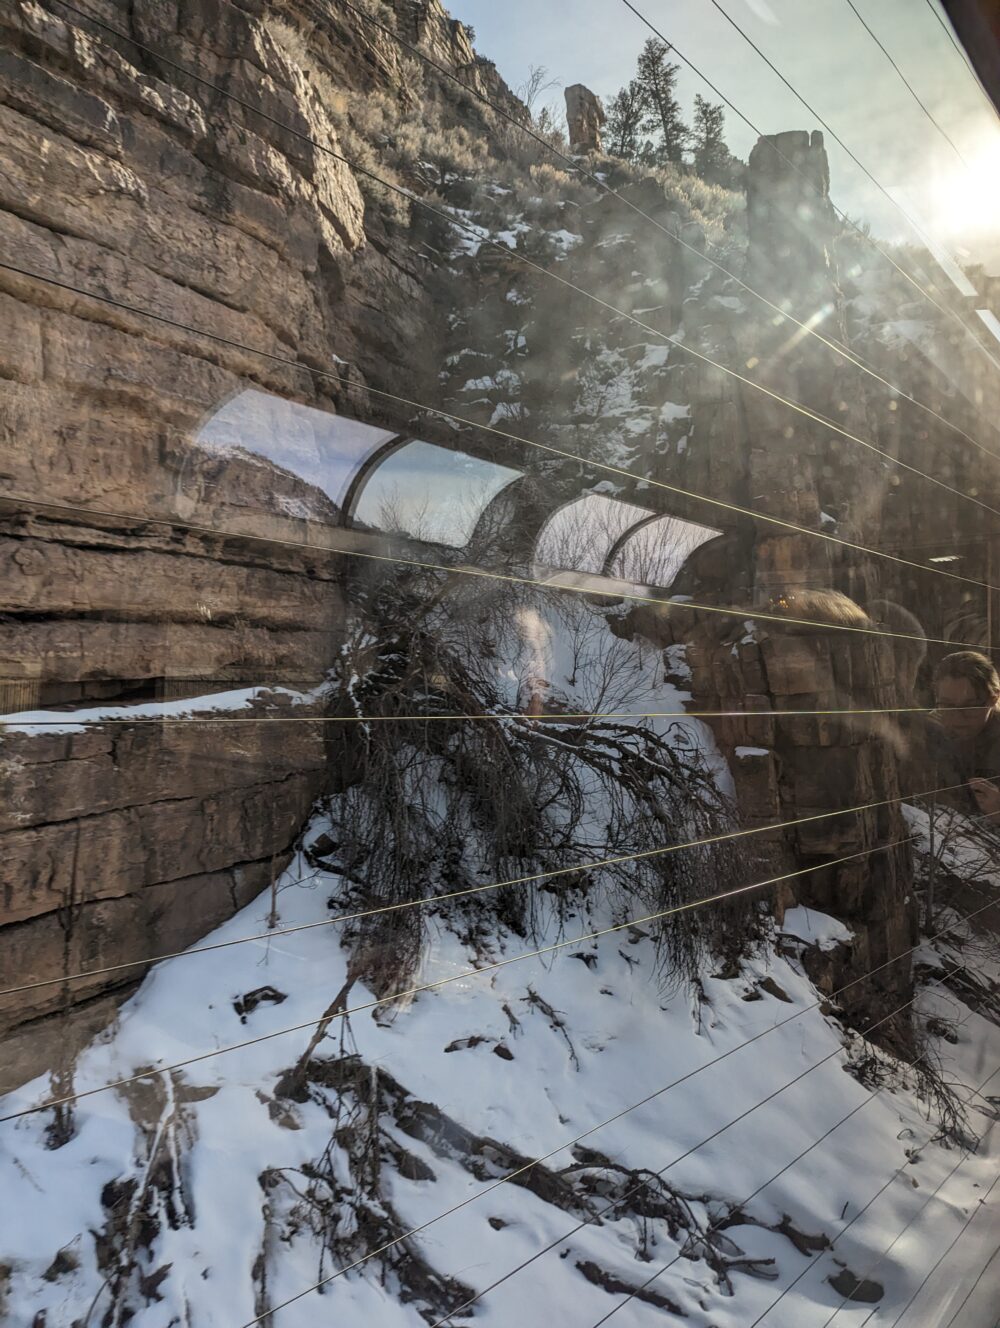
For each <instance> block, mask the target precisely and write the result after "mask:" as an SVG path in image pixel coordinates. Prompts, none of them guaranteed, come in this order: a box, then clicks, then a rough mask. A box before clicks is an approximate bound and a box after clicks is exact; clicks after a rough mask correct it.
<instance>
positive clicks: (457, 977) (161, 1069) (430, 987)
mask: <svg viewBox="0 0 1000 1328" xmlns="http://www.w3.org/2000/svg"><path fill="white" fill-rule="evenodd" d="M765 828H766V829H773V828H774V827H771V826H768V827H765ZM745 833H748V834H752V833H754V832H753V831H747V832H745ZM651 851H656V850H651ZM562 870H566V869H565V868H564V869H562ZM799 874H800V873H799V872H793V873H791V875H793V876H795V875H799ZM784 879H785V877H784V876H776V877H773V878H771V879H770V880H767V881H758V882H756V883H754V884H753V885H746V886H740V887H739V888H738V889H736V890H729V891H726V892H724V894H721V895H709V896H706V897H705V898H703V899H700V900H695V901H692V902H691V903H689V904H679V905H675V906H674V907H673V908H668V909H660V910H659V911H658V912H656V913H648V914H646V915H644V916H643V917H640V918H630V919H629V920H628V921H627V922H619V923H616V924H615V925H614V926H611V927H604V928H601V929H600V930H598V931H593V932H587V933H585V934H584V935H582V936H574V937H572V938H571V939H569V940H565V941H555V942H553V943H552V944H551V945H545V946H541V947H540V948H539V949H537V950H528V951H526V952H525V953H523V954H519V955H512V956H511V957H510V958H508V959H500V960H496V961H495V962H493V963H491V964H483V965H482V966H481V967H479V968H470V969H466V970H464V971H463V972H461V973H454V974H452V976H451V977H447V978H438V979H437V980H436V981H434V982H427V983H424V984H422V985H420V986H416V987H409V988H407V989H406V990H405V991H396V992H393V993H392V994H391V995H389V996H382V997H379V998H378V999H376V1000H374V1001H365V1002H364V1003H363V1004H361V1005H355V1006H352V1007H351V1008H350V1009H344V1010H336V1011H333V1012H324V1013H323V1014H320V1015H317V1016H316V1017H315V1018H313V1019H307V1020H306V1021H305V1022H304V1023H300V1024H293V1025H291V1026H290V1027H288V1028H281V1029H276V1030H275V1031H274V1032H272V1033H263V1034H260V1035H259V1036H258V1037H254V1038H248V1039H246V1040H245V1041H243V1042H237V1043H234V1044H233V1045H231V1046H228V1047H215V1048H213V1049H212V1050H211V1051H206V1052H202V1053H201V1054H200V1055H197V1056H190V1057H188V1058H187V1059H185V1060H182V1061H175V1062H174V1063H173V1064H171V1065H161V1066H158V1067H156V1068H154V1069H149V1070H142V1071H140V1072H139V1073H138V1074H133V1075H128V1076H126V1077H125V1078H122V1079H115V1080H112V1081H111V1082H110V1083H107V1084H102V1085H101V1086H100V1087H99V1088H88V1089H84V1090H82V1091H81V1092H76V1093H67V1094H65V1095H64V1096H62V1097H58V1098H50V1099H49V1100H48V1101H46V1102H39V1103H37V1104H36V1105H35V1106H33V1107H24V1108H22V1110H20V1111H13V1112H9V1113H8V1114H7V1115H5V1116H0V1124H2V1123H3V1122H4V1121H10V1120H19V1119H20V1118H21V1117H22V1116H31V1115H34V1114H35V1113H36V1112H38V1111H50V1110H51V1109H52V1108H53V1107H61V1106H65V1105H67V1104H69V1103H71V1102H78V1101H80V1100H81V1099H83V1098H88V1097H93V1096H95V1094H97V1093H105V1092H107V1091H108V1090H109V1089H112V1088H124V1087H125V1086H126V1085H128V1084H134V1083H139V1082H140V1081H141V1080H143V1079H150V1078H152V1077H153V1076H154V1075H159V1074H168V1073H172V1072H173V1071H174V1070H181V1069H184V1068H186V1067H187V1066H189V1065H197V1064H200V1063H201V1062H202V1061H206V1060H211V1059H212V1058H213V1057H215V1056H223V1055H227V1054H228V1053H229V1052H233V1051H242V1050H244V1049H245V1048H246V1047H252V1046H256V1045H257V1044H258V1043H259V1042H269V1041H271V1039H273V1038H276V1037H284V1036H285V1035H286V1034H288V1033H298V1032H301V1031H302V1030H303V1029H306V1028H318V1027H319V1026H321V1025H322V1026H323V1028H324V1030H325V1028H326V1027H328V1026H329V1024H330V1023H331V1022H332V1021H333V1020H334V1019H346V1018H348V1017H349V1016H350V1015H352V1014H360V1013H362V1012H363V1011H365V1010H373V1009H377V1008H378V1007H379V1006H380V1005H389V1004H391V1003H392V1002H393V1001H399V1000H405V999H407V998H409V997H411V996H417V995H419V994H420V993H422V992H425V991H436V990H437V989H438V988H439V987H447V986H449V985H450V984H451V983H452V982H462V981H464V980H465V979H466V978H474V977H480V976H482V975H483V974H485V973H494V972H496V971H497V970H498V969H501V968H506V967H508V965H510V964H517V963H520V962H521V961H522V960H524V959H537V958H539V957H540V956H541V955H546V954H553V953H555V951H557V950H562V949H564V948H565V947H566V946H568V945H581V944H583V943H585V942H587V941H594V940H598V939H599V938H600V937H602V936H611V935H613V934H615V933H617V932H620V931H625V930H627V929H628V928H631V927H639V926H642V924H643V923H648V922H656V921H658V920H659V919H661V918H665V917H670V916H673V915H674V914H677V913H682V912H686V911H690V910H691V909H694V908H699V907H703V906H704V905H706V904H710V903H716V902H718V901H720V900H722V899H727V898H733V897H734V896H736V895H739V894H747V893H749V892H750V891H751V890H760V889H763V888H765V887H766V886H769V885H777V884H778V883H779V882H780V881H782V880H784ZM379 911H382V910H379ZM385 911H390V910H389V909H388V908H387V909H386V910H385Z"/></svg>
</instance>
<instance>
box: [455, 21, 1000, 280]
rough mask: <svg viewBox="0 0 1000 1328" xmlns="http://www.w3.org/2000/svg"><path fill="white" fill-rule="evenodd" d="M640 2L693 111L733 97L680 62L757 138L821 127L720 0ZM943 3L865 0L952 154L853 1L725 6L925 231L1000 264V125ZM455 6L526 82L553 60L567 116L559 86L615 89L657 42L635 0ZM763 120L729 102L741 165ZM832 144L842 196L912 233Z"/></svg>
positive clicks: (959, 253) (876, 220)
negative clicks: (946, 24)
mask: <svg viewBox="0 0 1000 1328" xmlns="http://www.w3.org/2000/svg"><path fill="white" fill-rule="evenodd" d="M634 3H635V8H636V9H638V10H639V11H640V12H641V13H642V14H643V15H645V17H646V18H648V19H649V20H650V21H651V22H652V23H653V24H655V26H656V27H657V28H659V29H660V31H661V32H662V34H663V35H664V36H665V37H666V38H667V40H668V41H670V42H671V44H673V45H674V46H675V54H674V56H673V57H672V58H673V59H675V60H677V61H678V63H680V64H681V73H680V74H679V76H678V92H679V95H680V99H681V102H682V104H683V105H684V106H685V108H687V109H690V107H691V105H692V103H693V101H694V96H695V93H701V94H702V96H706V97H708V98H709V99H710V100H712V101H719V100H721V98H720V97H719V96H718V95H717V94H716V93H714V92H712V91H711V89H709V88H707V87H706V85H705V83H704V81H703V80H702V79H701V78H699V77H698V76H697V75H696V74H695V73H694V72H692V70H691V69H690V68H689V67H687V65H686V64H685V63H684V62H683V61H681V60H680V58H679V57H680V56H683V57H685V59H686V60H689V61H690V62H691V63H692V64H694V65H695V66H697V67H698V69H699V70H701V71H702V73H703V74H705V75H707V76H708V78H710V79H711V80H712V82H713V83H715V85H716V87H717V88H718V89H719V90H720V92H722V93H723V94H725V96H726V97H728V98H729V99H730V100H731V101H732V102H733V103H734V104H735V105H736V106H737V107H739V109H740V110H741V111H742V112H743V113H744V114H745V115H746V116H747V118H748V119H749V120H750V121H752V122H753V124H754V125H755V126H756V129H759V130H760V132H762V133H777V132H779V131H781V130H785V129H817V128H821V126H820V125H819V124H818V122H817V120H816V117H815V116H814V115H812V114H810V113H809V111H807V110H806V109H805V108H804V107H803V105H802V104H801V102H799V101H798V100H797V98H796V97H795V95H794V94H793V93H792V92H791V91H790V90H789V89H788V88H786V87H785V86H783V84H782V83H781V81H780V79H779V78H778V77H777V76H776V75H775V74H774V73H773V72H772V71H771V70H770V69H768V67H767V65H766V64H765V63H764V61H763V60H762V59H761V58H760V56H759V55H758V54H756V52H754V51H753V50H752V49H751V47H750V46H749V45H748V44H747V43H746V41H745V40H744V39H743V37H741V36H740V34H739V33H738V32H737V31H736V30H735V28H733V27H732V26H730V24H729V23H728V22H727V21H726V19H725V18H724V17H723V15H722V14H721V13H720V12H719V10H718V9H717V8H716V7H715V6H714V5H713V3H712V0H634ZM936 3H937V0H855V4H856V7H857V9H858V10H859V11H860V13H861V14H862V16H863V17H864V19H865V21H866V22H867V23H868V24H869V26H870V27H871V28H872V30H873V31H874V32H875V34H876V35H877V36H878V38H879V39H880V40H881V41H882V43H883V44H884V45H885V46H886V47H887V48H888V50H889V51H890V53H891V54H892V56H893V58H894V59H895V61H896V62H897V64H898V65H899V67H900V69H901V71H902V73H903V74H904V75H905V76H906V78H907V80H908V81H909V82H910V84H911V85H912V86H913V88H914V89H915V91H916V92H917V94H918V95H919V96H920V98H921V100H922V101H923V102H924V104H925V105H926V107H927V108H928V110H929V111H930V113H931V114H932V115H933V117H934V119H935V120H936V121H937V122H938V125H940V127H941V129H942V130H944V132H945V133H946V134H947V135H948V136H949V137H950V138H951V139H952V140H953V142H954V144H955V147H952V146H951V145H950V144H949V143H948V142H947V141H946V139H945V137H944V136H943V135H942V133H941V132H939V130H938V129H937V128H936V127H935V125H934V124H933V123H931V121H930V120H929V119H928V118H927V117H926V116H925V114H924V112H923V111H922V110H921V109H920V107H919V106H918V105H917V103H916V102H915V100H914V99H913V97H912V96H911V94H910V92H908V91H907V89H906V87H905V85H904V84H903V82H902V81H901V79H900V77H899V75H898V74H897V73H896V72H895V70H894V69H893V68H892V66H891V64H890V63H889V61H888V60H887V58H886V56H885V55H884V54H883V52H882V51H881V50H879V48H878V46H877V45H876V43H875V42H874V41H873V39H872V37H871V36H869V34H868V33H867V32H866V31H865V29H864V27H863V26H862V24H861V22H860V21H859V19H858V17H857V16H856V15H855V14H854V13H853V12H852V11H851V8H850V7H849V5H848V4H847V0H719V4H720V6H721V7H722V8H724V9H726V10H727V11H728V13H729V14H730V15H731V16H732V17H733V18H734V19H735V20H736V21H737V22H738V23H739V25H740V26H741V27H742V28H743V29H744V30H745V31H746V33H747V34H748V35H749V36H750V37H751V38H752V39H753V41H754V42H755V43H756V44H757V45H758V46H759V47H760V48H761V49H762V50H763V51H764V52H765V53H766V54H767V56H768V57H769V58H770V59H771V60H772V61H773V63H774V64H775V65H776V66H777V67H778V68H779V69H780V70H781V72H782V73H783V74H784V75H785V77H786V78H787V79H788V80H789V82H790V83H792V84H793V85H794V87H795V88H796V89H797V90H798V91H799V92H800V93H801V94H802V95H803V96H804V97H805V99H806V100H807V101H808V102H809V103H810V105H811V106H812V107H813V108H814V110H815V111H817V112H818V113H819V115H820V116H822V118H823V119H824V120H826V122H827V123H828V125H829V126H830V127H831V128H832V129H833V130H834V131H835V132H836V133H837V135H838V136H839V137H840V138H841V139H842V140H843V142H844V143H845V144H846V145H847V146H848V147H849V148H850V149H851V151H852V152H853V153H854V155H855V156H856V157H857V158H858V159H859V161H860V162H861V163H863V165H864V166H866V167H867V168H868V170H869V171H870V172H871V174H872V175H873V176H875V177H876V179H877V180H878V181H879V182H880V184H881V185H882V186H883V187H884V188H885V189H886V191H887V192H889V193H890V194H892V195H893V198H895V199H896V200H897V202H899V203H902V206H903V208H904V209H905V211H906V212H907V213H909V215H910V217H911V218H912V219H914V220H916V221H917V222H918V223H919V224H920V226H921V227H922V228H923V230H924V232H925V233H926V234H929V235H930V236H931V237H932V238H933V239H934V240H936V241H937V242H938V243H940V244H943V245H945V246H947V247H948V249H949V251H950V252H951V253H952V254H954V255H955V256H956V257H957V258H958V259H959V261H960V262H961V263H962V264H963V265H967V264H969V263H976V262H982V263H984V264H985V265H986V267H987V270H988V271H990V272H993V273H1000V119H998V117H997V114H996V112H995V110H994V109H993V108H992V106H991V105H990V103H989V102H988V101H987V100H986V98H985V96H984V94H983V93H982V92H981V90H980V88H979V85H978V84H977V83H976V81H975V79H974V77H973V75H972V73H971V72H970V70H969V68H968V66H967V65H966V64H965V62H964V60H963V58H962V56H961V55H960V54H959V53H958V52H957V51H956V50H955V49H954V47H953V46H952V45H951V43H950V42H949V40H948V37H947V35H946V34H945V32H944V31H943V30H942V28H941V26H940V25H939V23H938V22H937V19H936V18H935V14H934V12H933V9H934V7H936ZM447 7H448V8H449V10H450V12H451V14H452V15H453V16H454V17H456V18H460V19H462V20H463V22H466V23H470V24H472V25H473V26H474V28H475V30H476V49H477V50H478V51H479V53H480V54H481V55H484V56H487V57H488V58H490V59H491V60H494V61H495V62H496V64H497V66H498V68H499V71H500V73H501V75H502V76H503V77H504V78H505V79H506V81H507V82H508V83H509V84H510V85H511V87H513V88H514V89H515V90H516V89H517V88H518V87H519V85H521V84H522V83H523V82H524V81H525V79H526V78H527V77H528V73H529V70H530V68H531V66H532V65H543V66H545V67H546V68H547V69H548V71H549V75H550V77H552V78H554V79H557V80H558V82H559V84H560V87H558V88H555V89H552V90H550V91H549V92H547V93H546V94H544V97H543V99H542V100H543V101H545V102H548V101H551V102H553V103H554V104H556V105H558V107H559V109H560V111H561V109H562V87H565V86H567V85H569V84H571V83H584V84H586V86H587V87H589V88H591V89H592V90H593V91H594V92H596V93H597V94H598V95H599V96H601V97H603V98H605V99H608V98H609V97H610V96H611V95H613V94H614V92H615V91H616V90H617V89H618V88H619V87H621V86H622V84H623V83H625V82H626V81H627V80H628V78H629V77H630V75H631V74H632V73H633V72H634V66H635V58H636V55H637V54H638V51H639V49H640V47H641V46H642V44H643V42H644V41H645V40H646V38H647V37H650V36H652V35H653V34H652V32H651V31H650V29H649V28H647V27H646V26H645V25H644V24H643V23H642V21H641V20H640V19H639V18H638V17H637V16H636V14H635V13H633V12H631V11H630V10H629V9H628V8H627V7H626V5H625V3H623V0H574V2H573V4H572V5H569V4H568V3H567V2H566V0H502V2H501V3H498V2H497V0H450V3H448V5H447ZM938 12H940V11H938ZM945 21H947V20H945ZM677 53H679V55H678V54H677ZM756 129H752V128H750V127H749V126H748V125H747V124H746V123H744V122H742V121H741V120H740V119H739V117H738V116H737V115H736V114H734V113H733V112H732V111H731V110H729V109H728V108H727V110H726V135H727V140H728V142H729V146H730V148H731V149H732V151H734V152H735V153H736V155H737V156H740V157H742V158H743V159H744V160H745V159H746V156H747V154H748V153H749V151H750V149H751V148H752V146H753V144H754V143H755V141H756V138H757V132H756ZM825 137H826V146H827V151H828V153H829V156H830V169H831V190H830V192H831V196H832V198H833V200H834V202H835V204H836V205H837V206H838V207H839V208H841V209H842V210H843V211H844V212H846V213H848V214H849V215H850V216H851V217H852V218H853V219H855V220H864V221H868V222H870V223H871V225H872V227H873V230H874V231H875V232H876V234H877V235H879V236H881V237H882V238H884V239H886V240H893V241H895V240H906V239H914V238H915V237H914V233H913V231H912V230H911V229H910V224H909V222H908V221H907V219H906V217H905V216H904V215H903V212H902V211H901V210H900V208H899V207H898V206H896V203H894V202H892V201H890V200H889V199H888V198H886V197H885V195H884V194H882V193H881V192H880V191H879V190H878V188H877V187H876V186H875V185H874V184H873V183H872V182H871V181H870V180H868V179H867V178H866V177H865V175H864V173H863V172H862V171H861V170H860V169H859V167H858V166H857V165H856V164H855V163H854V162H853V161H852V160H851V158H850V157H849V156H848V155H847V153H845V152H844V151H843V150H842V149H841V148H840V147H839V146H838V145H837V144H836V143H835V142H833V141H832V140H831V138H830V136H829V134H827V135H825ZM956 148H957V149H958V152H956V150H955V149H956ZM959 154H960V155H959Z"/></svg>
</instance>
